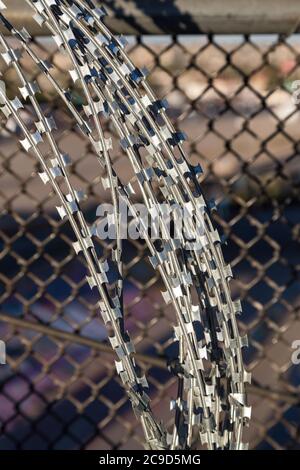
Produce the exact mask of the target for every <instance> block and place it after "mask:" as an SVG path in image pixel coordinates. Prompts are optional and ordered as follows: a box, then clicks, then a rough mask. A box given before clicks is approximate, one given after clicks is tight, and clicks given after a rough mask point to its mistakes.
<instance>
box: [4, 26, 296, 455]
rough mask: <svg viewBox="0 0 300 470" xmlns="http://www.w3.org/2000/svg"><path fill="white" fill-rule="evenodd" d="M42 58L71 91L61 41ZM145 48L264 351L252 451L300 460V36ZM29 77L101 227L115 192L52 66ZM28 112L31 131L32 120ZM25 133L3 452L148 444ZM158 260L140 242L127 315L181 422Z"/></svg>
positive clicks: (254, 361) (8, 307)
mask: <svg viewBox="0 0 300 470" xmlns="http://www.w3.org/2000/svg"><path fill="white" fill-rule="evenodd" d="M35 47H36V49H37V50H38V51H39V54H41V53H42V54H43V56H44V58H45V59H46V58H47V59H48V60H49V61H51V62H53V63H54V65H55V74H56V75H57V79H58V80H59V81H60V83H61V84H63V85H64V87H67V86H69V85H71V83H70V82H69V75H68V74H66V73H65V72H64V71H65V69H66V65H67V64H66V59H65V57H64V56H63V55H62V54H61V53H59V52H58V51H56V50H55V49H53V46H52V43H51V45H50V43H49V41H48V40H47V38H43V39H37V38H36V39H35ZM130 48H131V50H130V53H131V57H132V58H133V61H134V62H135V63H136V64H137V65H145V64H146V65H147V67H148V68H149V69H150V71H151V75H150V81H151V83H152V85H153V87H154V88H155V91H156V93H157V94H158V95H159V97H163V96H165V95H167V96H168V101H169V102H170V105H171V108H172V111H171V117H172V119H173V120H174V122H175V123H176V126H178V127H180V128H181V129H182V130H184V131H185V132H186V133H187V134H188V136H189V142H188V143H187V144H186V145H187V146H188V152H189V154H190V155H191V161H192V163H194V164H196V163H197V162H199V161H200V162H201V164H202V166H203V167H204V169H205V176H204V181H203V185H204V190H205V193H206V194H207V195H209V196H211V197H215V198H216V200H217V204H218V207H219V210H218V212H217V214H216V216H215V217H216V222H217V223H218V224H219V225H220V227H221V230H222V231H223V233H224V234H225V235H226V237H227V248H225V250H224V251H225V255H226V256H227V261H229V262H230V263H231V264H232V266H233V270H234V273H235V276H236V280H235V281H234V283H233V292H234V294H235V295H236V296H239V295H240V296H241V298H242V301H243V306H244V313H243V316H242V317H241V319H240V328H241V333H242V334H243V333H244V332H247V333H248V336H249V341H250V346H249V348H248V350H246V352H245V361H246V364H247V365H248V369H249V370H250V371H251V372H252V373H253V385H252V386H251V387H249V393H250V401H251V404H252V405H253V419H252V423H251V427H250V429H249V431H248V436H246V438H247V437H248V439H249V440H250V446H251V447H252V448H255V447H257V448H261V449H269V448H275V449H281V448H298V449H299V448H300V438H299V422H300V414H299V398H298V396H299V385H298V384H299V379H300V367H299V366H297V365H292V363H291V354H292V349H291V344H292V342H293V341H294V340H297V339H300V319H299V292H300V290H299V287H300V282H299V262H300V259H299V257H300V255H299V253H300V251H299V234H300V219H299V167H300V160H299V148H298V140H299V136H300V131H299V129H300V127H299V110H298V108H297V107H296V106H295V105H294V104H293V101H292V97H291V83H292V81H293V80H295V79H298V78H299V76H300V73H299V67H298V57H299V50H300V39H299V37H298V36H292V37H291V38H289V39H286V38H282V37H278V36H272V37H270V36H268V37H262V36H259V37H256V36H250V37H246V36H244V37H243V36H230V37H227V38H224V37H223V36H213V35H211V36H209V35H208V36H205V35H201V36H193V37H191V36H178V37H167V36H164V37H159V38H157V37H151V36H150V37H143V36H142V37H135V38H131V39H130ZM24 66H25V68H27V71H28V73H30V75H31V76H32V78H35V79H36V80H37V81H38V83H39V85H40V88H41V89H42V90H43V95H42V99H43V107H44V108H45V111H46V110H47V109H51V112H52V113H53V114H54V116H55V119H56V121H57V122H58V123H61V127H62V128H63V129H64V130H63V131H59V132H60V134H59V136H58V137H57V140H58V141H59V145H60V148H61V149H62V150H65V151H66V152H69V153H70V154H71V155H72V159H73V161H74V164H73V178H74V181H76V183H77V184H76V186H77V187H81V188H82V189H86V191H87V193H88V194H89V198H88V203H87V204H89V206H88V209H89V210H90V212H91V217H92V218H93V217H94V214H95V209H96V206H97V204H98V203H99V201H101V200H105V199H106V198H107V197H108V196H107V194H106V193H105V192H101V185H99V184H98V183H99V182H100V180H101V176H103V175H101V174H100V173H99V167H98V165H97V164H96V161H95V157H94V155H93V152H92V149H91V148H90V146H89V144H88V142H87V141H85V140H84V138H83V137H82V135H81V134H80V133H79V131H78V130H77V129H76V126H75V124H74V122H73V121H72V119H71V118H70V116H69V115H67V114H66V112H65V111H64V110H63V108H62V106H60V101H59V99H58V98H57V96H56V94H55V92H54V90H52V89H51V87H49V84H48V83H47V82H46V81H45V79H44V77H42V76H40V75H39V71H38V69H35V68H34V67H33V66H32V63H31V62H29V61H28V64H27V63H26V61H25V59H24ZM1 71H2V73H3V74H4V76H5V79H6V82H8V81H9V83H10V84H11V87H10V89H9V90H8V94H11V96H15V94H16V90H15V89H14V87H15V86H16V83H17V80H16V77H15V76H14V74H13V71H12V69H6V68H5V65H4V63H2V62H1ZM8 79H9V80H8ZM72 93H73V94H74V99H76V89H73V90H72ZM61 108H62V109H61ZM23 112H24V117H26V118H28V120H29V121H30V109H29V108H28V109H25V110H24V111H23ZM1 119H2V118H1ZM107 130H109V129H107ZM18 133H19V130H18V128H16V127H15V126H14V124H13V123H10V125H9V126H8V127H7V128H4V127H2V129H1V133H0V138H1V147H0V199H1V219H0V248H1V252H0V301H1V313H0V337H1V338H2V339H4V340H5V341H6V345H7V362H8V363H7V365H5V366H1V375H0V378H1V384H0V420H1V424H2V427H1V435H0V448H1V449H15V448H18V449H44V448H51V449H73V448H76V449H79V448H81V449H83V448H87V449H95V448H97V449H108V448H120V449H122V448H126V449H128V448H129V449H131V448H138V447H140V446H141V442H142V433H141V429H139V428H138V427H137V425H136V422H135V420H134V418H133V417H132V413H131V410H130V407H129V405H128V402H127V397H126V396H125V395H124V391H123V389H122V387H121V384H120V383H119V379H118V377H117V376H116V375H115V371H114V361H113V359H112V356H111V354H110V352H109V348H107V349H106V346H105V344H106V343H105V339H106V332H105V329H104V327H103V325H102V323H101V321H100V319H99V315H98V312H97V308H96V299H95V298H94V297H93V294H92V293H91V291H90V289H89V288H88V287H87V285H86V281H85V274H86V271H85V266H84V262H83V260H82V261H81V260H80V258H78V257H76V258H75V256H74V253H73V249H72V246H71V243H72V239H71V234H70V229H69V228H68V226H67V224H64V223H63V222H62V221H60V220H58V216H57V214H56V212H55V211H54V207H55V196H54V195H53V194H51V193H50V194H49V193H48V188H47V187H45V186H44V185H43V184H42V182H41V181H40V179H39V178H38V177H37V176H36V172H37V171H38V170H39V167H38V164H37V163H36V161H35V159H34V157H31V156H30V155H29V154H26V153H25V152H24V151H23V150H21V148H20V146H19V144H18V139H17V137H18ZM115 166H116V167H119V168H120V169H121V171H122V172H123V174H124V178H125V179H127V178H130V177H131V175H130V174H127V173H126V171H127V168H126V158H125V156H124V155H122V154H119V153H117V152H116V154H115ZM99 188H100V189H99ZM99 243H100V242H99ZM103 249H109V247H107V246H105V245H104V244H103ZM144 251H145V246H144V245H143V244H142V243H141V242H139V241H127V242H126V246H125V249H124V252H125V259H124V261H125V274H126V279H127V280H126V285H125V305H126V310H127V315H128V317H129V321H128V325H129V329H130V334H131V336H132V338H133V340H134V342H135V345H136V349H137V352H138V353H139V355H140V356H139V359H140V364H141V365H142V366H143V367H144V368H145V370H147V377H148V380H149V385H150V395H151V397H152V400H153V411H154V412H155V414H156V415H161V416H162V417H164V418H166V419H167V418H168V416H169V414H168V413H169V412H168V407H169V400H170V398H171V397H174V396H175V395H176V390H175V379H174V378H173V377H172V375H171V374H170V373H169V372H168V371H167V369H166V368H164V367H163V358H164V357H165V356H167V355H168V348H170V347H172V346H171V334H172V333H171V329H170V318H171V311H169V310H168V308H166V307H165V305H163V302H162V299H161V295H160V290H161V284H160V281H159V279H158V276H157V275H156V274H155V273H154V271H153V270H152V269H150V265H148V263H145V262H144V261H142V256H143V253H144ZM297 393H298V396H297Z"/></svg>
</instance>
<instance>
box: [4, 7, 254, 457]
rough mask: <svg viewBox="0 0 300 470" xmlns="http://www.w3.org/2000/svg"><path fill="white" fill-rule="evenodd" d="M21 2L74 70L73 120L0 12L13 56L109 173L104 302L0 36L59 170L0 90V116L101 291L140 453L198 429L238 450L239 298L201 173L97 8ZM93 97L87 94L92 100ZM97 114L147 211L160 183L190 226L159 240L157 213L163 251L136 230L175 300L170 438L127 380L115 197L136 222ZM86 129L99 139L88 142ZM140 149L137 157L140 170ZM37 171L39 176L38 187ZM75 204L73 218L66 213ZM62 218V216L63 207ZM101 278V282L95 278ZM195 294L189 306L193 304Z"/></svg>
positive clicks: (131, 368)
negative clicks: (20, 140)
mask: <svg viewBox="0 0 300 470" xmlns="http://www.w3.org/2000/svg"><path fill="white" fill-rule="evenodd" d="M26 1H27V3H28V4H30V5H31V6H32V7H33V8H34V9H35V11H36V15H35V19H36V20H37V22H38V23H39V24H40V25H45V26H46V27H47V28H48V29H49V31H50V33H51V34H52V35H53V37H54V40H55V42H56V44H57V45H58V46H59V47H60V48H61V49H62V50H64V52H65V53H66V54H67V55H68V57H69V58H70V59H71V62H72V66H73V67H74V69H73V70H71V71H70V75H71V77H72V79H73V81H74V83H76V84H77V83H78V82H79V84H80V86H81V88H82V91H83V94H84V96H85V99H86V102H87V105H86V106H83V112H80V113H79V112H78V111H77V110H76V108H75V107H74V105H73V104H72V102H71V100H70V98H67V96H68V94H67V93H66V91H65V90H63V89H62V88H61V87H60V85H59V84H58V83H57V82H56V81H55V79H54V78H53V76H52V74H51V70H50V67H49V66H48V65H47V64H45V63H43V62H41V61H40V59H39V57H38V56H37V55H36V54H35V53H34V52H33V51H32V48H31V47H30V40H29V37H28V34H27V33H26V32H24V31H23V32H19V31H17V30H16V29H14V28H13V26H12V25H10V24H9V23H8V22H7V20H5V18H4V16H3V15H1V17H0V19H1V20H2V22H3V23H4V25H5V26H6V27H7V29H8V30H9V31H10V32H11V33H12V34H13V35H14V36H15V37H17V38H18V39H19V40H20V42H21V44H22V46H23V49H24V50H25V51H26V52H27V53H28V54H29V55H30V57H31V58H32V59H33V60H34V62H35V63H37V64H38V65H39V66H40V68H41V70H42V71H43V72H44V73H45V75H46V76H47V78H48V79H49V80H50V82H51V83H52V85H53V86H54V87H55V90H56V91H57V92H58V94H59V95H60V97H61V98H62V99H63V101H64V103H65V104H66V106H67V107H68V109H69V111H70V112H71V113H72V115H73V116H74V118H75V119H76V121H77V123H78V124H79V125H80V128H81V129H82V130H83V132H84V133H85V134H86V135H87V137H88V138H89V140H90V142H91V143H92V145H93V147H94V149H95V152H96V154H97V156H98V162H99V164H100V165H102V166H104V167H105V169H106V171H107V174H108V181H106V185H107V187H108V188H109V189H110V192H111V198H112V201H113V205H114V223H115V225H116V227H117V233H118V236H117V248H116V250H114V252H115V253H114V260H113V261H114V262H115V263H116V265H117V268H118V272H119V276H118V279H117V286H118V288H117V289H116V290H115V296H114V297H113V299H111V297H110V294H109V292H110V291H109V289H107V287H106V284H109V282H108V279H107V275H106V272H107V271H108V270H109V268H108V264H107V263H106V264H105V263H101V262H99V260H98V259H97V255H96V251H95V248H94V245H93V241H92V237H93V236H95V234H96V229H95V227H92V228H91V227H88V226H87V224H86V222H85V219H84V216H83V213H82V212H81V210H80V205H79V203H80V201H79V200H78V197H77V192H76V191H75V190H73V188H72V185H71V183H70V180H69V177H68V174H67V171H65V162H64V159H63V155H62V154H61V153H60V151H59V149H58V147H57V145H56V143H55V139H54V138H53V136H52V131H53V128H51V126H49V122H48V120H47V119H45V118H44V117H43V115H42V113H41V112H40V108H39V104H38V102H37V100H36V98H35V92H36V91H34V87H32V86H29V85H30V84H28V82H27V79H26V77H25V75H24V73H23V72H22V70H21V67H20V65H19V61H18V59H19V57H18V54H14V53H12V54H10V52H11V50H10V47H9V46H8V44H7V42H6V41H5V39H4V38H3V37H2V38H1V45H2V46H3V48H4V50H5V53H6V54H9V55H10V57H12V59H11V62H12V64H13V66H14V67H15V68H16V70H17V73H18V76H19V78H20V79H21V82H22V85H23V88H24V87H27V90H28V89H29V93H28V96H29V99H30V101H31V103H32V106H33V109H34V110H35V112H36V114H37V116H38V118H39V122H40V123H41V124H42V127H43V130H44V129H45V130H44V133H45V135H46V137H47V139H48V141H49V144H50V146H51V149H52V151H53V153H54V155H55V156H56V161H57V162H58V164H59V165H58V168H59V171H58V170H57V168H56V169H55V168H54V170H55V171H54V176H53V171H52V170H53V168H49V167H48V165H47V162H46V161H45V159H44V157H43V156H42V155H41V153H40V151H39V149H38V148H37V145H38V142H36V141H35V140H36V139H34V138H32V136H31V134H30V133H29V132H28V130H27V129H26V126H25V125H24V122H23V121H22V119H21V118H20V116H19V114H18V107H17V109H14V105H13V104H12V103H11V102H10V101H9V100H8V99H7V97H6V94H5V93H3V92H2V93H1V96H2V100H3V103H4V104H5V107H4V108H5V109H4V112H5V113H7V109H8V110H9V112H10V114H12V115H13V117H14V118H15V119H16V121H17V122H18V123H19V125H20V127H21V129H22V131H23V133H24V135H25V136H26V137H25V140H26V139H27V140H28V141H29V143H30V146H31V147H32V150H33V151H34V153H35V154H36V156H37V158H38V159H39V161H40V163H41V164H42V166H43V168H44V171H45V174H46V179H47V181H49V182H50V183H51V184H52V186H53V188H54V190H55V191H56V193H57V194H58V196H59V197H60V199H61V202H62V208H63V214H64V216H65V215H66V216H67V217H68V218H69V221H70V223H71V226H72V227H73V230H74V232H75V234H76V235H77V243H79V245H76V247H77V251H78V248H80V250H82V251H83V254H84V256H85V258H86V261H87V266H88V267H89V269H90V273H91V275H92V276H91V277H92V278H93V280H92V282H90V285H91V286H96V287H97V289H98V291H99V294H100V297H101V301H100V307H101V308H102V316H103V319H104V321H105V323H106V324H107V323H108V319H109V322H110V323H111V325H112V329H113V331H114V335H115V336H114V337H113V340H111V343H112V347H113V349H114V350H115V351H116V353H117V355H118V356H119V359H120V361H118V362H117V371H118V373H119V375H120V376H121V379H122V381H123V382H124V383H125V385H126V386H127V388H128V392H129V396H130V398H131V401H132V404H133V407H134V409H135V411H136V414H137V415H138V416H139V417H140V419H141V422H142V425H143V429H144V433H145V439H146V442H147V445H148V446H149V447H150V448H167V447H169V448H171V449H178V448H186V447H190V446H191V445H192V443H193V431H194V430H197V431H198V433H199V435H200V440H201V443H202V444H203V445H205V444H206V445H207V447H208V448H209V449H222V448H230V449H243V448H246V445H245V444H243V443H242V429H243V426H244V425H245V424H247V422H248V421H249V418H250V408H249V407H248V406H247V403H246V396H245V386H244V383H245V382H246V381H250V375H249V374H248V373H247V372H246V371H245V370H244V367H243V361H242V354H241V348H242V347H243V346H245V345H246V339H245V338H241V337H240V336H239V332H238V328H237V322H236V314H238V313H240V311H241V307H240V303H239V302H233V301H232V299H231V295H230V288H229V279H230V278H231V277H232V273H231V270H230V267H229V266H226V265H225V263H224V260H223V255H222V250H221V247H220V238H219V236H218V233H217V231H216V230H215V229H214V227H213V225H212V222H211V219H210V215H209V208H208V205H207V203H206V201H205V199H204V197H203V195H202V192H201V188H200V184H199V181H198V174H199V173H200V172H201V170H200V168H199V167H198V166H196V167H193V166H192V165H190V164H189V163H188V161H187V159H186V156H185V153H184V150H183V147H182V141H183V140H184V136H183V134H182V133H177V132H175V130H174V128H173V126H172V124H171V123H170V121H169V119H168V117H167V114H166V108H167V103H166V102H165V101H161V100H157V99H156V98H155V96H154V94H153V92H152V90H151V88H150V87H149V85H148V84H147V82H146V80H145V76H146V73H145V72H144V71H140V70H139V69H137V68H136V67H135V66H134V65H133V64H132V62H131V61H130V60H129V59H128V57H127V54H126V52H125V50H124V47H125V41H124V39H123V38H118V37H113V36H112V35H111V33H110V32H109V31H108V29H107V28H106V26H105V25H104V23H103V18H104V16H105V10H104V9H103V8H97V7H95V5H94V4H93V2H91V1H90V0H88V1H81V0H77V1H71V0H61V1H60V0H57V1H56V0H37V1H31V0H26ZM94 97H97V101H95V98H94ZM13 101H14V100H13ZM99 109H100V111H99ZM84 114H85V116H83V115H84ZM100 114H101V115H102V116H103V115H104V116H105V117H107V118H108V119H110V120H111V122H112V123H113V125H114V128H115V130H116V132H117V133H118V135H119V138H120V142H121V144H122V147H123V150H124V151H125V153H126V155H127V156H128V160H129V162H130V164H131V166H132V168H133V170H134V173H135V176H136V180H137V182H138V187H139V189H140V192H141V195H142V198H143V201H144V203H145V205H146V206H147V208H148V210H149V211H151V208H153V207H157V206H158V198H157V196H156V191H155V189H154V183H158V185H159V189H160V191H161V195H162V197H163V199H164V200H165V201H168V203H169V204H170V205H171V206H174V205H175V204H177V205H178V206H179V207H182V206H183V205H184V204H189V207H190V211H191V213H192V217H193V221H194V223H193V224H191V223H190V222H189V223H188V228H189V232H190V234H191V235H192V238H193V240H194V243H193V244H188V242H187V240H180V241H179V242H178V240H177V241H174V240H167V241H165V239H166V237H167V227H166V224H165V221H164V219H163V217H162V221H161V222H162V223H161V236H162V250H161V251H158V250H157V248H156V246H155V244H154V242H153V240H152V239H151V237H149V235H148V234H147V232H146V231H145V232H144V233H143V235H144V237H145V241H146V244H147V246H148V248H149V251H150V254H151V257H150V261H151V263H152V265H153V267H154V268H155V269H157V270H158V271H159V273H160V275H161V278H162V280H163V282H164V284H165V288H166V289H167V290H166V292H165V293H164V294H163V295H164V299H165V301H166V303H172V304H173V307H174V310H175V313H176V318H177V322H178V323H177V325H175V327H174V328H175V340H176V341H177V342H178V345H179V347H178V349H179V354H178V357H177V358H174V363H173V367H172V371H173V372H174V373H175V374H177V375H178V393H177V398H176V400H174V401H173V402H172V408H173V409H174V410H175V416H174V428H173V431H172V433H171V434H167V433H166V432H165V431H164V428H163V427H162V426H161V425H160V424H158V422H157V421H156V420H155V418H154V417H153V414H152V412H151V409H150V404H149V399H148V397H147V396H146V395H145V392H144V391H143V387H145V386H146V379H145V378H144V377H142V378H140V377H138V375H137V372H136V369H135V362H134V359H133V352H134V348H133V346H132V343H131V342H130V341H129V337H128V334H127V332H125V328H124V322H123V320H124V318H123V317H124V312H123V309H122V262H121V259H122V255H121V250H122V246H121V243H120V241H119V231H118V230H119V221H118V202H117V195H118V196H120V197H121V198H123V199H124V200H126V204H127V205H128V207H129V208H130V210H131V211H132V214H133V215H134V216H135V217H138V214H137V213H136V212H135V209H134V206H133V204H132V202H131V200H132V197H133V195H134V191H133V190H132V188H131V187H130V185H124V184H122V183H121V180H120V178H119V177H118V175H117V174H116V172H115V170H114V168H113V164H112V160H111V157H110V144H108V143H107V140H106V139H105V138H104V134H103V131H102V127H101V123H100V119H99V115H100ZM95 130H96V132H97V136H98V139H99V140H96V139H95V137H94V131H95ZM31 147H30V148H31ZM141 148H142V149H146V151H147V158H146V164H145V158H143V156H142V154H141ZM176 154H179V157H178V156H177V155H176ZM57 171H58V172H60V173H61V174H60V175H59V176H60V177H61V176H63V178H64V179H65V181H66V183H67V187H68V190H69V191H70V192H69V195H68V196H70V197H69V200H68V199H66V196H65V195H64V194H63V193H62V192H61V189H60V186H59V185H58V184H57V181H56V177H55V172H56V173H57ZM45 174H44V175H43V176H42V178H43V179H44V181H45ZM70 198H71V200H70ZM74 203H75V204H76V210H75V211H74V212H72V210H73V209H74ZM70 204H71V208H70ZM60 212H61V213H62V211H61V210H60ZM74 214H75V215H74ZM195 227H196V229H195ZM197 227H201V228H202V229H203V231H202V232H201V231H198V230H197ZM187 246H188V249H186V247H187ZM104 268H105V269H104ZM103 270H104V272H103ZM99 271H100V272H99ZM99 274H100V279H101V281H103V282H99ZM195 294H196V296H197V299H198V300H197V302H195V300H194V298H195ZM116 317H117V318H116ZM199 326H200V329H201V335H202V337H201V339H199Z"/></svg>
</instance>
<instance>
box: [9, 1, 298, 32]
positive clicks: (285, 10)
mask: <svg viewBox="0 0 300 470" xmlns="http://www.w3.org/2000/svg"><path fill="white" fill-rule="evenodd" d="M4 2H6V5H7V7H8V9H7V10H6V12H5V13H6V15H7V17H8V19H9V20H10V21H11V22H12V23H14V24H15V25H16V26H17V27H21V26H25V27H26V28H27V29H28V30H29V32H30V33H32V34H41V35H44V34H47V31H46V30H45V29H41V28H40V27H39V26H38V25H37V24H36V23H35V22H34V21H33V20H32V14H31V9H30V7H28V6H27V5H26V4H25V0H4ZM98 3H100V4H103V5H105V6H106V7H107V9H108V11H109V13H110V16H109V17H108V18H107V19H106V24H107V25H108V26H109V27H110V28H111V29H112V30H113V31H115V32H118V33H123V34H165V33H167V34H196V33H199V32H203V33H216V34H235V33H236V34H242V33H244V34H252V33H259V34H264V33H269V34H270V33H281V34H288V35H289V34H291V33H293V32H300V1H299V0H286V1H283V0H103V1H101V2H98Z"/></svg>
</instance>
